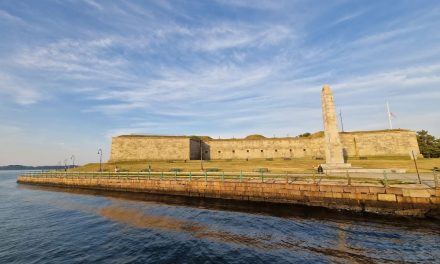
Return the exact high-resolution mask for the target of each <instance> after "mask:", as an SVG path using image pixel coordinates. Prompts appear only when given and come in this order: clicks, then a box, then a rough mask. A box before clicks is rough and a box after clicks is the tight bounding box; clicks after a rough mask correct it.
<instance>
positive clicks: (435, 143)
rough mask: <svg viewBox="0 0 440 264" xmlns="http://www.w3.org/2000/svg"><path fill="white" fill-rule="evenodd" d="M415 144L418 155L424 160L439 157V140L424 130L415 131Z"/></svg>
mask: <svg viewBox="0 0 440 264" xmlns="http://www.w3.org/2000/svg"><path fill="white" fill-rule="evenodd" d="M417 142H418V143H419V148H420V153H421V154H422V155H423V157H425V158H439V157H440V138H435V137H434V136H433V135H430V134H429V133H428V131H426V130H420V131H417Z"/></svg>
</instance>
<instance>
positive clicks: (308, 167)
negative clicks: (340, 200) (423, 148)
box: [73, 157, 440, 173]
mask: <svg viewBox="0 0 440 264" xmlns="http://www.w3.org/2000/svg"><path fill="white" fill-rule="evenodd" d="M324 162H325V161H324V160H313V159H310V158H298V159H292V160H284V159H274V160H249V161H246V160H231V161H227V160H210V161H203V168H204V169H218V170H219V171H226V172H236V171H255V170H257V169H259V168H267V169H268V170H269V171H270V172H275V173H276V172H279V173H282V172H290V173H304V172H312V171H313V168H314V167H317V166H318V165H319V164H320V163H324ZM348 162H349V163H351V164H352V166H354V167H362V168H366V169H376V168H398V169H406V170H407V172H415V166H414V162H413V161H412V160H410V159H404V158H384V157H383V158H380V159H376V158H375V159H367V160H359V159H350V160H349V161H348ZM417 165H418V167H419V171H420V172H430V171H432V169H433V167H440V159H439V158H437V159H418V160H417ZM116 166H117V167H118V168H119V170H120V171H130V172H137V171H142V170H148V166H151V169H152V171H158V172H160V171H164V172H167V171H170V170H172V169H180V170H181V171H193V172H197V171H200V170H201V166H200V161H198V160H191V161H187V162H184V161H172V162H169V161H130V162H117V163H103V164H102V167H103V170H104V171H111V172H112V171H114V169H115V167H116ZM73 171H89V172H91V171H99V163H89V164H86V165H84V166H81V167H78V168H75V169H73Z"/></svg>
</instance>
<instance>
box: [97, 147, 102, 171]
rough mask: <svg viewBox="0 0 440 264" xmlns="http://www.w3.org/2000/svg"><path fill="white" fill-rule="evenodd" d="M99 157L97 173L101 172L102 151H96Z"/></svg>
mask: <svg viewBox="0 0 440 264" xmlns="http://www.w3.org/2000/svg"><path fill="white" fill-rule="evenodd" d="M98 155H100V156H99V172H102V149H98Z"/></svg>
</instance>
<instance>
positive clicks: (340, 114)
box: [339, 110, 344, 132]
mask: <svg viewBox="0 0 440 264" xmlns="http://www.w3.org/2000/svg"><path fill="white" fill-rule="evenodd" d="M339 118H340V119H341V129H342V132H344V123H343V122H342V111H341V110H339Z"/></svg>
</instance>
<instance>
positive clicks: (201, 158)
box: [200, 139, 203, 171]
mask: <svg viewBox="0 0 440 264" xmlns="http://www.w3.org/2000/svg"><path fill="white" fill-rule="evenodd" d="M200 169H201V170H202V171H203V145H202V140H201V139H200Z"/></svg>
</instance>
